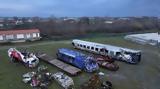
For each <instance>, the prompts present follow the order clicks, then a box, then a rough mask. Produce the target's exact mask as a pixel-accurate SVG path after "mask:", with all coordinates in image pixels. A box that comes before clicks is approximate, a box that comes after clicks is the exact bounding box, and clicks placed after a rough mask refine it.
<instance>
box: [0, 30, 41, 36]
mask: <svg viewBox="0 0 160 89" xmlns="http://www.w3.org/2000/svg"><path fill="white" fill-rule="evenodd" d="M39 32H40V31H39V29H23V30H8V31H0V35H11V34H25V33H39Z"/></svg>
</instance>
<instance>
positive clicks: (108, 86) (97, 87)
mask: <svg viewBox="0 0 160 89" xmlns="http://www.w3.org/2000/svg"><path fill="white" fill-rule="evenodd" d="M112 88H113V87H112V83H111V82H110V81H103V80H102V79H101V78H100V76H99V75H98V74H94V75H93V76H91V78H90V79H89V81H87V82H85V83H84V84H83V85H82V86H81V89H112Z"/></svg>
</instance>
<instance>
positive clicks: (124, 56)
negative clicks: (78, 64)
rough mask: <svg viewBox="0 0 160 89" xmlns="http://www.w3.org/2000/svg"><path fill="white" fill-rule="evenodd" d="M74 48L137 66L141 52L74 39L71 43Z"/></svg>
mask: <svg viewBox="0 0 160 89" xmlns="http://www.w3.org/2000/svg"><path fill="white" fill-rule="evenodd" d="M72 45H73V46H74V48H77V49H81V50H85V51H89V52H93V53H96V54H100V55H104V56H109V57H111V58H112V59H115V60H120V61H125V62H127V63H130V64H137V63H139V62H140V60H141V51H140V50H132V49H128V48H122V47H117V46H112V45H106V44H100V43H95V42H88V41H83V40H77V39H74V40H73V41H72Z"/></svg>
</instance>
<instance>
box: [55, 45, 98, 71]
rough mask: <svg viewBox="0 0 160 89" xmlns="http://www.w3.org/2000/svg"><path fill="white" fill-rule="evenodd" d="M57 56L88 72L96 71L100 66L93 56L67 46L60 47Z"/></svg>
mask: <svg viewBox="0 0 160 89" xmlns="http://www.w3.org/2000/svg"><path fill="white" fill-rule="evenodd" d="M57 58H58V59H60V60H62V61H64V62H66V63H69V64H72V65H74V66H76V67H78V68H80V69H82V70H85V71H87V72H94V71H96V70H98V68H99V66H98V64H97V63H96V61H94V60H93V59H92V57H90V56H87V55H85V54H82V53H80V52H77V51H73V50H70V49H66V48H61V49H58V52H57Z"/></svg>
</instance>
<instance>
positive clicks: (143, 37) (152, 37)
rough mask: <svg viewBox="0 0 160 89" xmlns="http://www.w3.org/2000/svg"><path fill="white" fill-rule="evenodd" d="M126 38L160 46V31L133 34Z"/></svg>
mask: <svg viewBox="0 0 160 89" xmlns="http://www.w3.org/2000/svg"><path fill="white" fill-rule="evenodd" d="M125 39H127V40H131V41H133V42H136V43H139V44H149V45H158V46H160V34H159V33H144V34H132V35H127V36H125Z"/></svg>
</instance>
